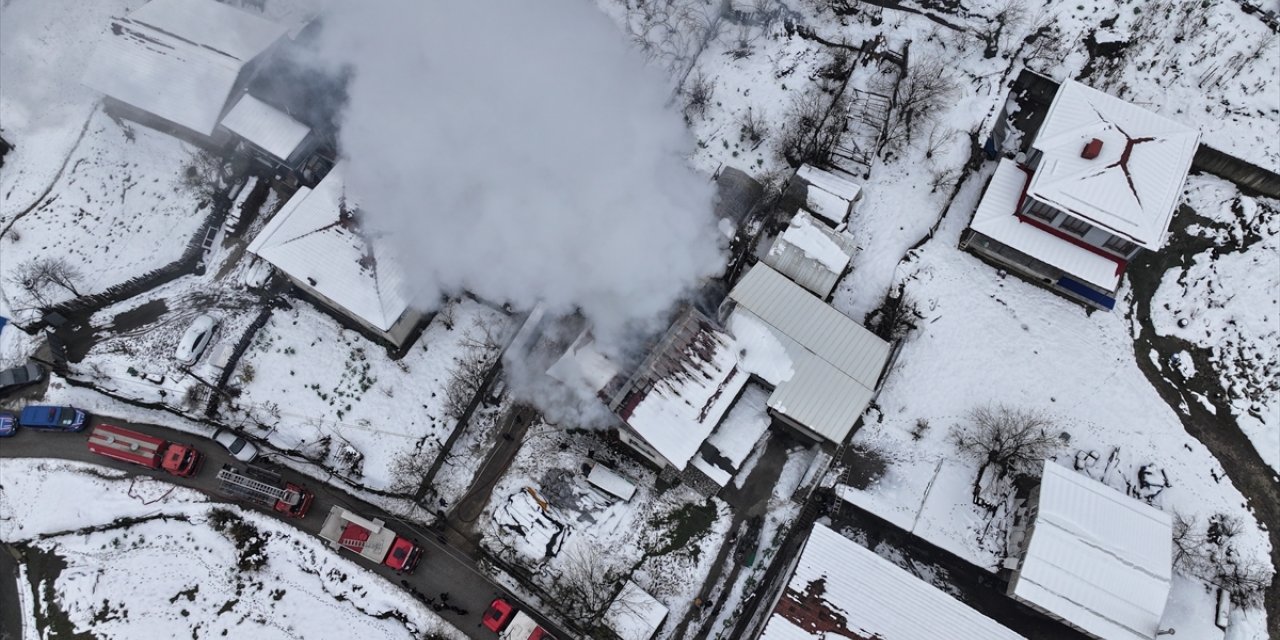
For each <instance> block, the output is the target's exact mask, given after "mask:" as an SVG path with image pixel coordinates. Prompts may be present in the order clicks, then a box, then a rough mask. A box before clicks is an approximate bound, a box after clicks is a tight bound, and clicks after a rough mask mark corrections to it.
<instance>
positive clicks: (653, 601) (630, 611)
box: [602, 580, 667, 640]
mask: <svg viewBox="0 0 1280 640" xmlns="http://www.w3.org/2000/svg"><path fill="white" fill-rule="evenodd" d="M666 619H667V605H664V604H662V603H661V602H659V601H658V599H657V598H655V597H653V596H651V595H649V592H648V591H645V590H644V589H641V588H640V585H637V584H636V583H634V582H632V581H630V580H628V581H626V582H625V583H623V585H622V590H621V591H619V592H618V595H617V597H615V598H614V599H613V602H611V603H610V604H609V608H608V609H606V610H605V612H604V617H603V618H602V620H603V621H604V623H605V624H606V625H608V626H609V628H610V629H613V632H614V633H616V634H617V635H618V638H620V639H621V640H649V639H650V638H652V637H653V634H654V633H656V632H657V631H658V627H661V626H662V622H663V621H664V620H666Z"/></svg>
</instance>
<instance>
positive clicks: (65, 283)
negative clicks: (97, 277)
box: [8, 256, 84, 307]
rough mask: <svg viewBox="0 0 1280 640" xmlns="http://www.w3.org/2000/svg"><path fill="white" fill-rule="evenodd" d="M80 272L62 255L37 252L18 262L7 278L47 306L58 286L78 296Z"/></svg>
mask: <svg viewBox="0 0 1280 640" xmlns="http://www.w3.org/2000/svg"><path fill="white" fill-rule="evenodd" d="M83 279H84V274H83V273H82V272H81V271H80V268H79V267H77V266H75V265H73V264H71V263H70V262H69V261H68V260H67V259H66V258H64V257H62V256H41V257H37V258H32V259H30V260H27V261H26V262H23V263H20V264H18V265H17V266H16V267H14V269H13V273H12V274H10V275H9V277H8V280H9V282H10V283H12V284H13V285H14V286H16V287H18V289H20V290H21V291H22V292H23V293H25V294H26V295H27V296H28V298H29V300H30V301H31V302H32V303H34V305H35V306H38V307H47V306H49V305H50V303H51V302H52V301H53V300H54V298H53V296H54V294H55V293H56V291H57V290H58V289H61V290H63V291H66V292H68V293H70V294H71V295H73V296H76V297H79V296H80V287H81V286H83V285H82V284H81V281H82V280H83Z"/></svg>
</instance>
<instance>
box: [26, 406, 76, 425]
mask: <svg viewBox="0 0 1280 640" xmlns="http://www.w3.org/2000/svg"><path fill="white" fill-rule="evenodd" d="M88 422H89V414H87V413H85V412H84V411H81V410H80V409H77V408H75V407H54V406H47V405H32V406H29V407H24V408H23V409H22V415H21V417H19V418H18V425H19V426H21V427H22V428H24V429H46V430H49V431H83V430H84V427H85V424H86V423H88Z"/></svg>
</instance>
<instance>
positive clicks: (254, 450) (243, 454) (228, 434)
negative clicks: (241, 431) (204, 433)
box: [213, 429, 258, 462]
mask: <svg viewBox="0 0 1280 640" xmlns="http://www.w3.org/2000/svg"><path fill="white" fill-rule="evenodd" d="M213 441H214V442H216V443H218V444H220V445H222V446H223V447H225V448H226V450H227V451H228V452H230V453H231V457H233V458H235V459H236V460H239V461H240V462H253V459H254V458H257V457H258V447H257V446H256V445H254V444H253V443H252V442H249V441H248V440H245V439H244V438H241V437H240V436H238V435H236V434H235V432H233V431H231V430H229V429H218V430H217V431H215V432H213Z"/></svg>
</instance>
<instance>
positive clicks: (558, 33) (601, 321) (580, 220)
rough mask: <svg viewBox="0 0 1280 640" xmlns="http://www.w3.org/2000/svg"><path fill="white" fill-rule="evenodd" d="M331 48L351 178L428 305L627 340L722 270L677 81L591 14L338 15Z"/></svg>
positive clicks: (354, 8) (486, 7)
mask: <svg viewBox="0 0 1280 640" xmlns="http://www.w3.org/2000/svg"><path fill="white" fill-rule="evenodd" d="M321 40H322V42H323V45H324V47H323V48H324V51H325V54H326V55H327V56H331V57H333V58H334V60H333V61H334V62H337V63H339V64H342V65H345V66H348V67H349V69H350V70H351V71H352V73H353V75H352V80H351V84H350V86H349V102H348V104H347V107H346V109H345V111H344V113H343V114H342V117H341V122H340V125H341V133H340V141H339V142H340V148H341V153H342V155H343V156H345V157H346V158H348V159H349V163H348V170H347V182H348V184H349V185H350V188H351V189H352V190H353V191H354V192H357V193H358V199H359V201H360V205H361V208H362V210H363V212H364V216H365V223H366V224H368V225H371V226H373V227H375V228H379V229H381V230H382V231H383V232H387V233H390V234H391V235H392V237H393V238H394V239H395V241H396V242H399V243H400V247H399V249H400V250H401V253H402V254H404V255H405V256H407V261H408V264H406V265H404V266H405V267H406V269H405V270H406V272H407V274H408V276H409V278H410V280H412V281H413V286H414V287H415V288H416V291H415V292H414V295H415V300H416V301H417V304H418V305H420V306H423V307H428V308H429V307H432V306H434V305H435V304H437V301H438V300H439V299H440V295H441V293H456V292H458V291H460V290H463V289H465V290H468V291H472V292H474V293H476V294H477V295H479V296H481V297H484V298H487V299H491V300H495V301H504V302H511V303H513V304H514V305H516V306H517V307H523V308H528V307H531V306H532V305H533V304H534V303H536V302H538V301H541V302H542V303H543V304H545V305H546V306H548V307H549V308H550V309H551V310H553V311H555V312H562V313H563V312H569V311H571V310H573V309H575V308H576V309H581V311H582V312H583V313H584V314H585V315H586V316H587V317H588V318H589V319H590V320H591V322H592V324H593V325H594V327H595V333H596V335H597V337H598V338H600V340H601V341H602V342H604V343H614V344H618V343H620V342H621V341H622V339H623V336H624V335H625V334H626V333H627V331H628V330H631V329H636V328H639V327H637V325H639V326H640V327H643V328H644V329H647V330H654V329H657V328H658V327H657V326H656V325H655V324H654V321H655V320H658V319H660V318H661V316H662V314H663V312H664V311H665V310H666V309H668V308H669V307H670V306H671V304H672V303H673V302H674V301H675V300H676V299H677V298H679V297H680V296H681V295H682V294H683V293H685V292H687V291H689V290H690V289H691V288H692V287H694V286H696V285H697V284H698V282H699V280H700V279H702V278H704V277H706V276H709V275H715V274H717V273H718V272H719V271H720V270H721V268H722V267H723V255H722V250H721V243H720V236H719V235H718V233H717V231H716V228H715V226H714V225H715V220H714V219H713V216H712V213H711V212H712V199H713V196H714V189H713V185H712V184H711V183H710V181H709V180H708V179H707V177H705V176H700V175H697V174H695V173H694V172H693V171H692V170H691V169H690V168H689V167H688V164H687V162H686V161H685V158H686V157H687V155H688V154H689V152H690V151H691V149H692V146H691V145H692V143H693V141H692V138H691V136H690V135H689V133H688V131H687V129H686V128H685V126H684V123H683V121H682V119H681V117H680V115H679V114H678V113H677V112H676V111H675V110H674V109H673V108H671V107H670V106H669V105H668V104H667V102H668V98H669V95H670V92H669V88H668V87H669V84H668V80H667V79H665V78H664V77H662V76H661V75H660V74H659V72H658V71H656V70H654V69H651V68H648V67H646V65H645V61H644V60H643V58H642V57H641V56H640V55H639V54H638V53H637V52H635V51H633V50H631V49H630V45H629V44H628V42H627V40H626V39H625V38H624V37H623V35H622V33H621V32H620V31H619V30H618V29H617V28H616V27H615V26H614V25H613V24H612V23H611V22H610V21H609V20H608V18H607V17H606V16H604V15H603V14H601V13H600V12H599V11H598V10H597V9H596V8H595V7H594V6H592V5H591V4H590V3H587V2H583V1H582V0H540V1H538V2H529V1H527V0H486V1H484V2H470V1H466V0H456V1H433V2H420V1H418V0H362V1H360V2H343V3H334V4H332V5H331V6H330V7H329V9H328V11H327V12H326V14H325V15H324V32H323V35H322V38H321Z"/></svg>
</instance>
